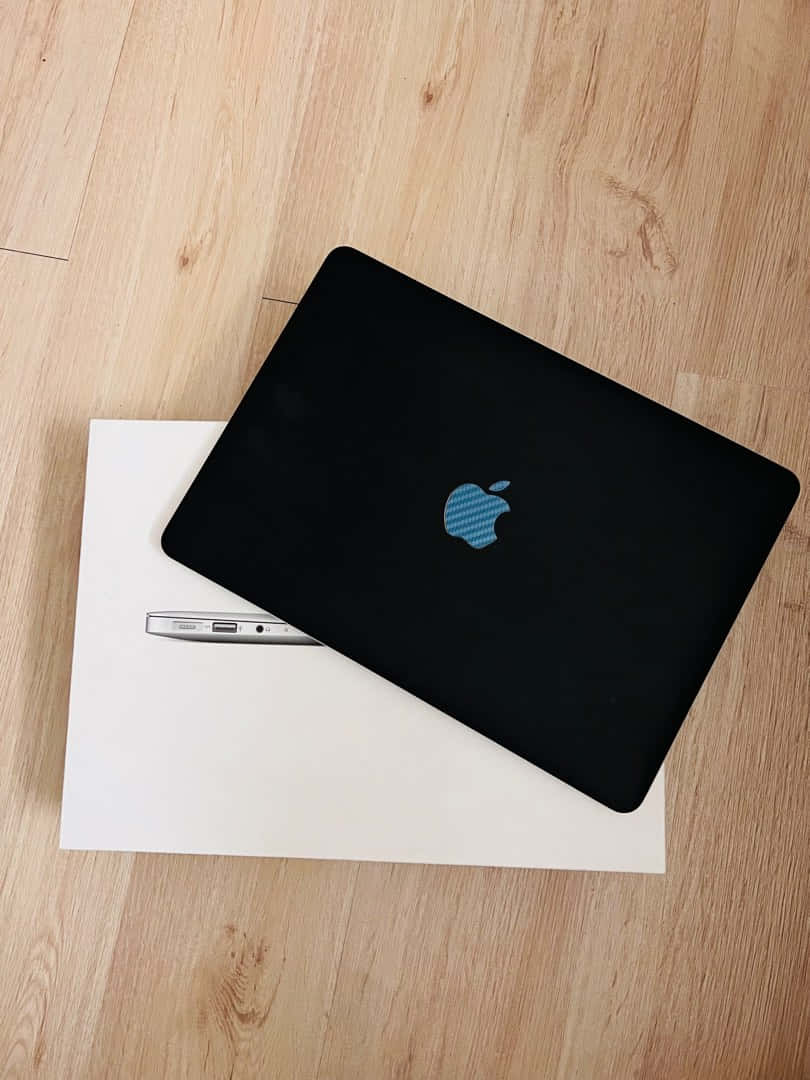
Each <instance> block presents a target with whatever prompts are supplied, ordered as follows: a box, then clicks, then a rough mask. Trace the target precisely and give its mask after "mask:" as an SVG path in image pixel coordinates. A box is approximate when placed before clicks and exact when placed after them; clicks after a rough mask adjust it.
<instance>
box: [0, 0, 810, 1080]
mask: <svg viewBox="0 0 810 1080" xmlns="http://www.w3.org/2000/svg"><path fill="white" fill-rule="evenodd" d="M130 9H131V18H130ZM127 20H129V22H128V26H127ZM46 44H47V49H46V48H45V45H46ZM119 54H120V60H119ZM42 56H45V57H46V62H45V63H44V64H43V63H42V59H41V58H42ZM35 61H36V63H35ZM52 61H55V63H52ZM116 63H117V67H116ZM36 64H39V68H36ZM35 68H36V70H35ZM40 69H41V70H40ZM0 88H2V90H1V91H0V118H1V119H0V246H2V245H5V246H6V247H26V248H29V249H33V250H40V249H42V250H44V251H46V252H48V253H50V254H55V255H60V256H67V255H68V253H69V255H70V258H69V260H68V261H55V260H51V259H39V258H32V257H30V256H26V255H21V254H13V253H9V252H2V251H0V545H1V546H0V580H1V581H2V587H3V600H4V609H3V610H4V616H5V619H4V629H3V633H2V634H0V709H1V712H0V715H1V716H2V724H1V725H0V766H1V767H2V774H3V785H2V791H0V845H1V846H0V1001H2V1003H3V1005H2V1009H0V1076H9V1077H12V1076H13V1077H23V1076H33V1075H36V1076H39V1077H55V1078H58V1080H64V1078H66V1077H85V1076H88V1077H93V1076H104V1077H108V1076H122V1077H133V1076H145V1077H150V1078H151V1077H161V1076H166V1077H176V1076H187V1077H194V1078H196V1077H200V1076H206V1077H208V1076H210V1077H229V1076H230V1077H233V1078H240V1077H250V1076H262V1077H279V1078H285V1080H286V1078H287V1077H299V1076H300V1077H306V1078H309V1077H318V1078H323V1080H326V1078H328V1080H343V1078H346V1080H361V1078H362V1080H365V1078H366V1077H368V1078H369V1080H385V1078H389V1077H390V1078H398V1080H405V1078H409V1080H418V1078H430V1080H433V1078H435V1077H441V1078H445V1077H447V1078H449V1080H455V1078H456V1077H462V1076H463V1077H482V1078H487V1080H501V1078H506V1080H524V1078H525V1080H537V1078H539V1077H542V1078H543V1080H545V1078H554V1077H556V1078H559V1080H569V1078H571V1077H577V1078H578V1077H582V1078H586V1080H593V1078H603V1077H604V1078H611V1080H612V1078H614V1077H620V1078H622V1080H624V1078H625V1077H645V1078H646V1077H666V1078H668V1080H669V1078H673V1080H679V1078H686V1077H697V1078H700V1080H704V1078H708V1077H711V1078H712V1080H715V1078H725V1077H729V1078H734V1080H740V1078H745V1077H751V1078H754V1077H756V1078H759V1077H768V1078H771V1077H774V1078H777V1077H778V1078H779V1080H797V1078H805V1077H809V1076H810V1043H809V1042H808V1032H810V1011H809V1010H808V1003H807V1002H808V995H807V993H806V987H807V986H808V985H810V959H809V957H810V925H809V923H808V919H809V917H810V892H809V891H808V889H809V887H808V882H810V861H809V858H808V852H810V805H809V804H808V791H810V785H808V760H807V756H808V745H809V743H808V730H807V727H808V718H810V653H809V650H810V613H809V611H808V607H809V603H808V591H809V590H810V557H809V556H810V550H809V549H810V515H809V512H808V501H807V490H808V488H807V485H808V483H810V441H809V440H810V401H809V400H808V394H809V393H810V351H808V346H807V343H808V340H810V261H808V251H809V250H810V231H809V230H810V212H809V211H810V184H808V173H807V163H808V161H810V112H809V111H808V110H810V93H808V88H810V9H809V8H808V6H807V5H806V4H802V3H798V2H796V0H773V2H771V3H768V4H767V5H763V4H761V3H755V2H754V0H712V2H711V3H709V2H708V0H651V3H649V4H647V5H645V6H644V7H643V8H641V7H639V5H637V4H630V3H629V2H626V0H608V2H607V3H600V4H597V3H596V2H595V0H578V2H573V0H551V2H546V0H521V2H519V3H514V4H506V5H503V4H501V5H499V4H496V3H494V2H489V0H453V2H448V0H439V2H433V3H426V2H424V0H415V2H412V3H407V4H406V3H405V2H404V0H392V3H390V4H388V5H383V6H382V7H381V6H380V5H376V6H375V5H373V4H370V3H369V0H345V2H343V3H338V2H337V0H308V2H307V3H306V4H303V5H282V4H280V3H277V2H275V0H242V2H240V3H236V0H221V2H218V3H217V4H198V3H194V2H193V0H174V2H172V3H168V2H167V0H134V2H133V3H131V4H130V3H128V2H124V3H120V4H119V3H114V4H109V5H107V4H104V5H101V4H99V3H97V2H96V0H92V2H91V0H85V2H83V3H81V4H72V5H66V4H59V3H55V2H50V0H29V2H28V3H27V4H22V5H11V4H6V5H3V6H0ZM71 238H73V242H72V247H71ZM342 242H350V243H355V244H357V245H359V246H361V247H363V248H365V249H366V250H368V251H369V252H370V253H371V254H373V255H376V256H378V257H380V258H382V259H384V260H385V261H387V262H390V263H393V264H394V265H397V266H399V267H401V268H403V269H405V270H407V271H409V272H411V273H413V274H414V275H416V276H418V277H420V278H421V279H422V280H425V281H427V282H428V283H430V284H432V285H434V286H436V287H438V288H441V289H443V290H444V291H446V292H449V293H450V294H451V295H453V296H456V297H457V298H459V299H460V300H462V301H464V302H465V303H468V304H471V305H472V306H474V307H478V308H480V309H482V310H485V311H486V312H488V313H489V314H492V315H494V316H496V317H498V318H500V319H502V320H504V321H506V322H507V323H509V324H511V325H513V326H516V327H518V328H519V329H521V330H523V331H525V332H527V333H529V334H531V335H533V336H535V337H537V338H539V339H541V340H543V341H545V342H546V343H547V344H549V345H551V346H553V347H556V348H559V349H561V350H563V351H565V352H566V353H568V354H569V355H572V356H573V357H575V358H576V359H578V360H581V361H583V362H585V363H588V364H590V365H591V366H594V367H597V368H599V369H600V370H602V371H604V372H606V373H608V374H611V375H612V376H614V377H616V378H618V379H620V380H621V381H624V382H626V383H629V384H631V385H633V386H635V387H636V388H638V389H640V390H641V391H643V392H645V393H647V394H650V395H652V396H654V397H656V398H658V399H659V400H662V401H665V402H667V403H671V404H672V405H673V406H674V407H675V408H677V409H679V410H681V411H682V412H684V413H686V414H688V415H690V416H693V417H694V418H695V419H697V420H699V421H701V422H703V423H706V424H708V425H709V426H711V427H713V428H715V429H717V430H719V431H722V432H724V433H725V434H727V435H729V436H731V437H732V438H735V439H738V440H739V441H742V442H744V443H745V444H747V445H749V446H751V447H753V448H754V449H757V450H760V451H762V452H764V453H766V454H768V455H769V456H772V457H774V458H775V459H776V460H778V461H781V462H783V463H784V464H785V465H787V466H789V467H790V468H792V469H793V470H794V471H795V472H796V473H797V474H798V475H799V476H800V478H801V479H802V482H803V484H804V486H805V487H804V492H803V495H802V497H801V500H800V502H799V504H797V507H796V509H795V511H794V513H793V514H792V516H791V519H790V521H789V522H788V525H787V527H786V529H785V530H784V532H783V534H782V536H781V537H780V539H779V540H778V541H777V544H776V546H775V548H774V551H773V552H772V554H771V557H770V559H769V561H768V563H767V565H766V567H765V570H764V571H763V573H762V574H761V575H760V578H759V580H758V582H757V584H756V586H755V588H754V590H753V592H752V594H751V597H750V598H749V601H748V602H747V604H746V606H745V608H744V611H743V613H742V615H741V617H740V619H739V620H738V622H737V624H736V626H735V628H734V630H733V631H732V633H731V635H730V636H729V639H728V641H727V642H726V645H725V646H724V649H723V651H722V653H721V656H720V657H719V659H718V661H717V663H716V665H715V667H714V668H713V670H712V673H711V675H710V677H709V678H708V679H707V681H706V684H705V686H704V687H703V689H702V691H701V694H700V696H699V698H698V700H697V702H696V703H695V706H694V708H693V710H692V713H691V715H690V717H689V719H688V720H687V723H686V725H685V727H684V729H683V731H682V733H681V735H680V736H679V738H678V740H677V742H676V744H675V747H674V748H673V752H672V754H671V755H670V759H669V766H668V783H667V789H668V790H667V802H668V870H667V874H666V876H665V877H663V878H660V879H659V878H657V877H643V876H637V875H610V874H567V873H556V872H537V871H518V870H491V869H475V868H466V869H465V868H446V867H419V866H388V865H358V864H349V863H316V862H297V861H284V860H237V859H206V858H189V857H180V856H178V857H168V856H151V855H137V856H133V855H131V854H120V855H115V854H105V855H92V854H90V855H88V854H80V853H61V852H58V851H57V842H58V840H57V837H58V803H59V796H60V790H61V769H62V760H63V752H64V737H65V723H66V712H67V693H68V682H69V671H70V657H71V635H72V622H73V611H74V601H75V583H76V571H77V563H78V550H79V539H80V536H79V533H80V520H81V498H82V488H83V469H84V461H85V446H86V431H87V421H88V419H89V417H91V416H94V415H100V416H108V417H116V416H121V417H167V418H169V417H171V418H215V417H223V416H226V415H227V414H228V413H229V412H230V410H231V409H232V408H233V406H234V405H235V403H236V402H237V401H238V399H239V396H240V394H241V393H242V392H243V390H244V388H245V386H246V385H247V383H248V381H249V379H250V378H251V376H252V374H253V372H254V371H255V370H256V368H257V367H258V365H259V364H260V363H261V361H262V360H263V358H264V356H265V355H266V354H267V352H268V350H269V349H270V347H271V345H272V343H273V341H274V339H275V337H276V336H277V334H278V333H279V332H280V331H281V329H282V328H283V325H284V324H285V322H286V319H287V318H288V317H289V315H290V313H291V311H292V310H293V305H292V304H291V303H281V302H279V301H295V300H297V299H298V298H299V297H300V295H301V293H302V290H303V288H304V287H305V285H306V282H307V281H308V279H309V277H310V276H311V274H312V272H313V271H314V270H315V268H316V266H317V264H318V262H319V261H320V259H321V258H322V257H323V255H324V254H325V253H326V251H328V250H329V248H331V247H333V246H334V245H336V244H338V243H342ZM263 297H265V298H268V297H269V298H273V299H263ZM355 302H356V305H357V312H358V317H361V316H362V310H363V302H364V298H363V297H362V296H358V297H356V298H355Z"/></svg>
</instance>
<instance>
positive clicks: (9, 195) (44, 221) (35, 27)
mask: <svg viewBox="0 0 810 1080" xmlns="http://www.w3.org/2000/svg"><path fill="white" fill-rule="evenodd" d="M132 2H133V0H80V2H76V0H73V2H71V3H66V2H63V0H8V2H6V0H3V4H2V6H0V247H4V248H15V249H18V250H22V251H32V252H38V253H40V254H46V255H55V256H59V257H62V258H66V257H67V255H68V253H69V251H70V243H71V239H72V237H73V230H74V229H75V227H76V221H77V219H78V216H79V207H80V206H81V201H82V196H83V194H84V189H85V185H86V183H87V177H88V173H89V171H90V163H91V161H92V158H93V152H94V150H95V147H96V141H97V139H98V133H99V130H100V128H101V121H102V118H103V116H104V110H105V107H106V104H107V98H108V96H109V93H110V88H111V86H112V81H113V75H114V72H115V67H116V64H117V62H118V57H119V56H120V53H121V45H122V42H123V39H124V33H125V31H126V27H127V22H128V20H129V16H130V12H131V10H132Z"/></svg>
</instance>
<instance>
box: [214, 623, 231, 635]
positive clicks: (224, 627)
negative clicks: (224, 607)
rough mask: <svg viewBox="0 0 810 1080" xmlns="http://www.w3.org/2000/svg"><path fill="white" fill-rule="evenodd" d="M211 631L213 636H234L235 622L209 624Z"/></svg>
mask: <svg viewBox="0 0 810 1080" xmlns="http://www.w3.org/2000/svg"><path fill="white" fill-rule="evenodd" d="M211 630H212V631H213V633H215V634H235V633H236V623H235V622H215V623H211Z"/></svg>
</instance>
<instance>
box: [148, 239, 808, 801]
mask: <svg viewBox="0 0 810 1080" xmlns="http://www.w3.org/2000/svg"><path fill="white" fill-rule="evenodd" d="M498 480H509V481H510V482H511V484H510V487H509V488H508V490H506V491H504V492H502V495H503V497H504V498H506V499H508V501H509V503H510V504H511V512H510V513H508V514H505V515H504V516H502V517H501V518H500V519H499V520H498V522H497V525H496V529H497V532H498V535H499V539H498V541H497V542H496V543H494V544H492V545H491V546H490V547H487V548H483V549H481V550H474V549H472V548H470V547H468V546H467V545H466V544H465V543H464V542H463V541H462V540H460V539H457V538H451V537H449V536H448V535H447V534H446V533H445V530H444V524H443V509H444V504H445V500H446V499H447V496H448V494H449V493H450V491H451V490H452V489H453V488H454V487H456V486H457V485H459V484H461V483H464V482H472V483H477V484H480V485H481V487H483V488H486V487H488V486H489V484H491V483H493V482H494V481H498ZM798 489H799V485H798V481H797V480H796V478H795V476H794V475H793V474H792V473H791V472H789V471H788V470H787V469H784V468H782V467H781V466H779V465H775V464H774V463H772V462H770V461H768V460H767V459H765V458H763V457H761V456H759V455H758V454H755V453H753V452H751V451H749V450H746V449H744V448H743V447H740V446H738V445H737V444H735V443H733V442H730V441H729V440H728V439H725V438H724V437H722V436H720V435H717V434H715V433H713V432H711V431H709V430H708V429H706V428H704V427H701V426H700V425H698V424H695V423H693V422H692V421H690V420H687V419H685V418H683V417H681V416H679V415H677V414H676V413H674V412H672V411H670V410H669V409H666V408H664V407H663V406H660V405H658V404H656V403H654V402H652V401H649V400H648V399H646V398H644V397H642V396H640V395H638V394H636V393H634V392H633V391H631V390H628V389H626V388H624V387H622V386H620V385H619V384H617V383H615V382H612V381H611V380H609V379H606V378H604V377H603V376H601V375H598V374H596V373H595V372H593V371H590V370H589V369H587V368H585V367H582V366H580V365H578V364H576V363H574V362H572V361H571V360H567V359H565V358H564V357H562V356H560V355H559V354H557V353H554V352H552V351H551V350H549V349H546V348H544V347H543V346H541V345H538V344H536V343H535V342H533V341H530V340H529V339H528V338H525V337H522V336H521V335H519V334H517V333H514V332H513V331H510V330H508V329H506V328H504V327H503V326H500V325H499V324H497V323H495V322H493V321H491V320H490V319H487V318H485V317H484V316H482V315H479V314H476V313H475V312H473V311H471V310H470V309H469V308H465V307H464V306H462V305H461V304H458V303H456V302H454V301H452V300H449V299H448V298H446V297H444V296H441V295H440V294H438V293H436V292H434V291H432V290H431V289H428V288H427V287H425V286H423V285H420V284H418V283H417V282H415V281H412V280H411V279H409V278H407V277H405V276H404V275H402V274H399V273H397V272H396V271H394V270H391V269H390V268H388V267H385V266H383V265H382V264H381V263H378V262H376V261H374V260H372V259H370V258H369V257H368V256H365V255H361V254H360V253H358V252H355V251H353V250H351V249H348V248H340V249H338V250H337V251H335V252H333V253H332V254H331V255H330V256H329V257H328V259H327V260H326V262H325V263H324V265H323V266H322V267H321V269H320V271H319V272H318V274H317V276H316V278H315V280H314V282H313V284H312V285H311V286H310V288H309V290H308V291H307V293H306V295H305V297H304V299H303V300H302V301H301V303H300V304H299V306H298V309H297V310H296V312H295V313H294V315H293V316H292V318H291V320H290V322H289V324H288V325H287V327H286V329H285V330H284V332H283V334H282V335H281V338H280V339H279V341H278V343H277V344H276V346H275V348H274V349H273V351H272V353H271V355H270V357H269V358H268V360H267V362H266V363H265V364H264V366H263V367H262V369H261V370H260V372H259V373H258V375H257V376H256V379H255V380H254V382H253V384H252V386H251V387H250V389H249V390H248V392H247V394H246V395H245V397H244V399H243V401H242V402H241V404H240V405H239V408H238V409H237V411H236V413H235V414H234V417H233V419H232V420H231V422H230V423H229V424H228V426H227V428H226V429H225V431H224V433H223V435H222V437H221V438H220V440H219V441H218V443H217V445H216V446H215V448H214V450H213V451H212V453H211V455H210V457H209V458H208V460H207V461H206V463H205V465H204V466H203V468H202V470H201V471H200V473H199V475H198V476H197V478H196V479H195V481H194V483H193V484H192V486H191V488H190V490H189V492H188V494H187V495H186V496H185V498H184V499H183V501H182V503H181V505H180V507H179V509H178V510H177V512H176V513H175V515H174V516H173V518H172V520H171V521H170V523H169V525H168V527H167V528H166V531H165V533H164V534H163V548H164V550H165V551H166V552H167V554H169V555H171V556H172V557H173V558H175V559H178V560H179V561H180V562H182V563H184V564H185V565H186V566H189V567H191V568H192V569H194V570H196V571H199V573H201V574H204V575H205V576H206V577H208V578H211V579H212V580H213V581H216V582H218V583H219V584H221V585H224V586H225V587H226V588H228V589H230V590H232V591H233V592H235V593H238V594H239V595H240V596H243V597H245V598H246V599H247V600H249V601H251V602H252V603H254V604H256V605H258V606H259V607H262V608H264V609H265V610H269V611H273V612H274V613H275V614H276V615H278V616H279V617H280V618H282V619H284V620H287V621H289V622H290V623H292V624H293V626H297V627H300V628H301V629H302V630H304V631H306V632H307V633H309V634H311V635H313V636H314V637H316V638H318V639H319V640H321V641H323V642H324V643H325V644H328V645H331V646H333V647H334V648H336V649H338V650H340V651H341V652H343V653H345V654H346V655H348V656H350V657H352V658H353V659H354V660H357V661H359V662H360V663H362V664H364V665H366V666H367V667H369V668H371V669H372V670H373V671H376V672H378V673H379V674H380V675H384V676H385V677H386V678H388V679H391V680H392V681H393V682H395V683H398V684H399V685H400V686H402V687H404V688H405V689H406V690H409V691H411V692H412V693H414V694H417V695H418V696H419V697H421V698H424V699H425V700H426V701H429V702H430V703H431V704H433V705H436V706H438V707H439V708H440V709H443V710H444V711H445V712H447V713H449V714H450V715H451V716H454V717H456V718H457V719H459V720H462V721H463V722H464V723H466V724H469V725H470V726H471V727H473V728H476V729H477V730H478V731H480V732H482V733H483V734H485V735H487V736H489V737H490V738H492V739H494V740H495V741H497V742H499V743H501V744H503V745H504V746H507V747H509V748H510V749H511V750H513V751H515V752H516V753H518V754H521V755H522V756H524V757H526V758H528V759H529V760H530V761H533V762H535V763H536V764H537V765H539V766H541V767H542V768H544V769H547V770H548V771H549V772H551V773H553V774H554V775H556V776H558V777H560V778H561V779H563V780H565V781H567V782H568V783H569V784H572V785H573V786H574V787H576V788H579V789H580V790H581V791H583V792H585V793H587V794H588V795H591V796H592V797H593V798H595V799H598V800H599V801H600V802H603V803H605V804H607V805H608V806H610V807H612V808H614V809H616V810H631V809H634V808H635V807H636V806H638V804H639V803H640V802H641V800H642V799H643V797H644V795H645V794H646V792H647V789H648V787H649V785H650V784H651V782H652V780H653V778H654V776H655V774H656V772H657V771H658V768H659V766H660V765H661V762H662V761H663V758H664V755H665V754H666V752H667V750H668V748H669V746H670V744H671V742H672V740H673V738H674V736H675V733H676V732H677V730H678V727H679V726H680V724H681V722H682V721H683V719H684V716H685V715H686V713H687V710H688V709H689V706H690V705H691V703H692V701H693V699H694V697H695V695H696V693H697V691H698V689H699V687H700V685H701V683H702V681H703V679H704V677H705V675H706V673H707V672H708V670H709V667H710V665H711V663H712V661H713V660H714V657H715V655H716V654H717V651H718V649H719V648H720V645H721V644H722V642H723V639H724V637H725V636H726V633H727V632H728V630H729V628H730V626H731V624H732V621H733V620H734V618H735V616H736V614H737V612H738V611H739V609H740V606H741V605H742V603H743V600H744V599H745V596H746V594H747V593H748V591H749V589H750V588H751V585H752V584H753V582H754V579H755V577H756V575H757V573H758V571H759V569H760V567H761V566H762V563H763V561H764V560H765V557H766V555H767V553H768V551H769V549H770V547H771V545H772V544H773V541H774V540H775V538H776V535H777V533H778V532H779V529H780V528H781V526H782V524H783V522H784V520H785V518H786V516H787V514H788V511H789V509H790V507H791V505H792V504H793V502H794V500H795V498H796V496H797V494H798ZM226 525H227V527H225V526H226Z"/></svg>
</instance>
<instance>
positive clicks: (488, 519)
mask: <svg viewBox="0 0 810 1080" xmlns="http://www.w3.org/2000/svg"><path fill="white" fill-rule="evenodd" d="M508 487H509V481H508V480H498V481H497V483H495V484H490V485H489V490H490V491H503V490H504V489H505V488H508ZM510 509H511V508H510V506H509V503H508V502H507V501H506V499H502V498H501V497H500V495H487V493H486V491H484V490H483V488H480V487H479V486H478V484H461V485H460V486H459V487H457V488H454V489H453V490H452V491H451V492H450V495H449V496H448V499H447V502H446V503H445V504H444V527H445V529H446V530H447V532H448V533H449V534H450V536H458V537H460V538H461V539H462V540H466V541H467V543H468V544H469V545H470V547H474V548H484V547H487V545H488V544H494V543H495V541H496V540H497V539H498V537H497V536H496V535H495V522H496V521H497V519H498V518H499V517H500V516H501V514H506V513H508V511H509V510H510Z"/></svg>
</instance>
